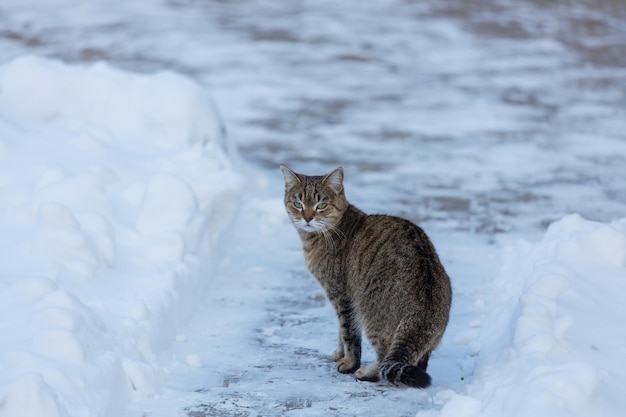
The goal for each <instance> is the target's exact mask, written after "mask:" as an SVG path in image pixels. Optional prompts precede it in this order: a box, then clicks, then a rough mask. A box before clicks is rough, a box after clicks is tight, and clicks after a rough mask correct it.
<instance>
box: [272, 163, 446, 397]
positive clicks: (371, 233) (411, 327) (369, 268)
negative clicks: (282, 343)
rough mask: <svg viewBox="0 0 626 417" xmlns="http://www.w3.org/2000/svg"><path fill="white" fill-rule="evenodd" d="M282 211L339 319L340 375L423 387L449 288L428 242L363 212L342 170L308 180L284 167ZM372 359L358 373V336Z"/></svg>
mask: <svg viewBox="0 0 626 417" xmlns="http://www.w3.org/2000/svg"><path fill="white" fill-rule="evenodd" d="M281 169H282V171H283V175H284V177H285V207H286V209H287V213H288V214H289V217H290V218H291V220H292V222H293V224H294V225H295V227H296V229H297V231H298V233H299V235H300V238H301V239H302V245H303V249H304V257H305V261H306V264H307V266H308V268H309V270H310V271H311V272H312V273H313V275H314V276H315V277H316V278H317V279H318V281H319V282H320V284H321V285H322V287H323V288H324V290H325V291H326V294H327V296H328V298H329V300H330V301H331V303H332V304H333V306H334V308H335V311H336V313H337V317H338V319H339V345H338V348H337V350H336V351H335V353H334V355H333V359H334V360H335V361H336V364H337V370H338V371H339V372H342V373H354V374H355V376H356V377H357V378H358V379H360V380H363V381H377V380H378V379H379V378H381V377H382V378H383V379H386V380H388V381H389V382H391V383H393V384H398V385H406V386H412V387H419V388H424V387H427V386H428V385H430V376H429V375H428V374H427V373H426V368H427V366H428V360H429V358H430V354H431V352H432V351H433V350H434V349H435V348H436V347H437V345H438V344H439V342H440V340H441V337H442V336H443V332H444V330H445V328H446V325H447V323H448V316H449V311H450V304H451V299H452V290H451V286H450V280H449V278H448V275H447V274H446V272H445V270H444V268H443V266H442V265H441V262H440V261H439V257H438V256H437V253H436V251H435V248H434V247H433V245H432V243H431V242H430V240H429V239H428V237H427V236H426V234H425V233H424V231H423V230H422V229H421V228H419V227H418V226H416V225H415V224H413V223H411V222H409V221H408V220H404V219H401V218H398V217H393V216H386V215H366V214H365V213H363V212H362V211H360V210H359V209H358V208H356V207H354V206H353V205H351V204H350V203H348V201H347V200H346V197H345V192H344V189H343V170H342V169H341V168H337V169H336V170H334V171H333V172H331V173H330V174H328V175H326V176H306V175H302V174H297V173H295V172H293V171H291V170H290V169H289V168H286V167H281ZM362 331H364V332H365V334H366V336H367V338H368V339H369V341H370V343H371V344H372V346H373V347H374V349H375V350H376V353H377V361H376V363H375V364H373V365H371V366H370V367H368V368H361V367H360V366H361V332H362Z"/></svg>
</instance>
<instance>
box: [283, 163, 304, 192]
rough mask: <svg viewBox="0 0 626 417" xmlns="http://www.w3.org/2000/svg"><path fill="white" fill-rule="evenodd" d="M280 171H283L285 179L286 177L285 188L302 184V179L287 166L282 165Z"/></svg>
mask: <svg viewBox="0 0 626 417" xmlns="http://www.w3.org/2000/svg"><path fill="white" fill-rule="evenodd" d="M280 170H281V171H283V177H285V187H291V186H294V185H298V184H302V180H301V179H300V177H299V176H298V174H296V173H295V172H293V171H292V170H290V169H289V168H287V167H286V166H284V165H281V166H280Z"/></svg>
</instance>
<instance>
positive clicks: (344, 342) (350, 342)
mask: <svg viewBox="0 0 626 417" xmlns="http://www.w3.org/2000/svg"><path fill="white" fill-rule="evenodd" d="M333 304H334V305H335V308H336V310H337V317H338V318H339V346H338V347H337V350H336V351H335V353H333V360H334V361H335V362H336V364H337V370H338V371H339V372H341V373H344V374H348V373H352V372H354V371H355V370H357V369H358V368H359V367H360V366H361V329H360V328H359V326H358V325H357V321H356V320H355V314H354V308H353V307H352V303H351V302H350V300H348V299H339V300H337V302H336V303H333Z"/></svg>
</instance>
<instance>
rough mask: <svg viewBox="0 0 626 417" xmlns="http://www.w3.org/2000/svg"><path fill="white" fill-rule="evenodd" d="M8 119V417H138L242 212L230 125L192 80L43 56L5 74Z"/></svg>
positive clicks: (2, 384) (4, 195) (0, 109)
mask: <svg viewBox="0 0 626 417" xmlns="http://www.w3.org/2000/svg"><path fill="white" fill-rule="evenodd" d="M0 114H1V118H0V144H1V146H0V149H1V150H2V151H1V152H0V180H1V181H0V190H1V194H0V210H1V211H2V218H1V220H0V229H1V230H2V239H1V241H0V245H1V251H0V257H1V263H2V265H3V270H2V272H1V273H0V317H2V322H1V329H2V331H1V332H0V334H1V335H0V361H1V364H2V365H1V366H2V374H1V376H0V415H1V416H3V417H12V416H18V415H23V416H32V417H37V416H42V417H43V416H120V415H123V414H124V410H125V408H126V406H127V403H128V401H129V400H130V399H135V398H141V397H144V396H146V395H151V394H154V393H155V392H156V389H157V387H158V386H159V384H160V383H161V382H162V381H163V370H162V369H161V368H160V367H159V366H158V364H157V363H155V362H154V358H155V355H156V353H157V352H159V351H160V350H162V349H163V348H164V347H167V346H168V345H169V344H171V343H172V342H173V338H174V335H175V334H176V331H177V329H178V328H179V327H180V326H181V325H182V324H183V323H185V322H186V321H187V320H189V318H190V317H191V315H192V314H193V313H194V311H195V309H196V308H197V305H198V303H199V302H200V301H201V300H202V298H203V296H204V295H205V294H206V291H207V288H208V285H209V283H210V277H211V271H212V269H213V266H214V264H215V259H216V253H215V252H216V242H218V241H219V238H220V235H221V234H222V233H223V231H224V230H225V229H226V228H227V227H228V225H229V223H230V221H231V219H232V218H233V216H234V215H235V213H236V207H237V202H238V198H239V188H240V183H241V179H240V177H239V176H238V175H236V174H235V173H233V171H232V170H231V168H230V165H229V160H228V157H227V155H226V154H225V153H224V149H223V147H222V143H221V141H222V140H223V138H222V137H221V136H220V127H219V126H220V120H219V118H218V117H217V115H216V113H215V111H214V109H213V105H212V103H211V101H210V99H209V97H208V96H207V95H206V93H205V91H204V90H203V89H202V88H200V87H199V86H198V85H197V84H195V83H194V82H193V81H191V80H190V79H189V78H187V77H183V76H180V75H177V74H174V73H168V72H164V73H158V74H154V75H138V74H132V73H128V72H124V71H119V70H115V69H113V68H111V67H109V66H108V65H106V64H104V63H100V64H96V65H91V66H69V65H65V64H63V63H61V62H59V61H52V60H46V59H41V58H37V57H33V56H27V57H22V58H18V59H15V60H13V61H11V62H9V63H6V64H5V65H4V66H3V67H2V68H1V69H0ZM188 362H189V363H190V365H192V366H200V365H199V363H198V360H197V358H194V357H190V358H188Z"/></svg>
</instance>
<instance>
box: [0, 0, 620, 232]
mask: <svg viewBox="0 0 626 417" xmlns="http://www.w3.org/2000/svg"><path fill="white" fill-rule="evenodd" d="M24 54H36V55H41V56H46V57H52V58H57V59H59V60H63V61H66V62H71V63H79V64H89V63H93V62H97V61H107V62H109V63H111V64H112V65H113V66H116V67H120V68H123V69H127V70H132V71H136V72H156V71H163V70H172V71H177V72H181V73H183V74H186V75H189V76H190V77H192V78H194V79H196V80H198V81H199V82H200V83H202V84H203V85H205V86H206V88H207V90H208V91H209V93H210V94H211V95H212V97H213V98H214V100H215V101H216V103H217V105H218V107H219V109H220V113H221V115H222V117H223V119H224V122H225V126H226V128H227V131H228V140H229V141H231V142H233V143H234V144H236V147H237V148H238V150H239V152H240V154H241V156H242V157H243V159H244V160H246V161H247V162H248V163H249V164H251V165H253V166H255V167H256V168H258V169H260V170H262V171H263V172H264V173H266V174H267V176H268V178H271V179H272V180H276V181H278V180H280V172H279V170H278V165H279V164H287V165H289V166H290V167H291V168H292V169H294V170H296V171H299V172H304V173H309V174H319V173H324V172H328V171H330V170H331V169H333V168H335V167H336V166H338V165H342V166H343V167H344V168H345V169H346V175H347V180H346V181H347V183H348V188H347V189H348V198H349V199H350V200H351V201H352V202H353V203H355V204H356V205H358V206H360V207H361V208H363V209H365V210H367V211H377V212H383V213H393V214H399V215H403V216H405V217H408V218H411V219H413V220H415V221H418V222H420V223H421V224H422V225H425V227H427V228H434V229H436V230H437V231H438V232H450V231H456V232H469V233H475V234H479V235H484V236H485V237H486V238H487V239H491V238H493V237H494V236H497V235H499V234H502V233H509V234H523V235H529V234H530V235H535V234H536V235H539V234H540V233H541V232H542V231H543V229H544V228H545V226H546V225H547V224H549V223H550V222H551V221H553V220H556V219H558V218H560V217H562V216H563V215H565V214H568V213H572V212H578V213H580V214H581V215H583V216H585V217H587V218H590V219H594V220H603V221H609V220H612V219H615V218H619V217H623V216H624V213H626V168H625V167H626V1H624V0H552V1H548V0H472V1H468V0H370V1H367V2H363V1H352V0H346V1H340V2H337V1H329V0H297V1H294V0H284V1H278V0H260V1H254V2H252V1H243V0H213V1H209V0H143V1H132V2H129V1H122V0H106V1H105V0H91V1H88V2H87V1H80V0H55V1H44V0H3V1H2V4H0V61H1V62H2V63H4V62H7V61H9V60H11V59H12V58H14V57H17V56H20V55H24ZM32 94H33V95H36V94H37V91H33V92H32ZM251 184H252V185H253V186H257V185H258V186H261V185H262V184H261V183H259V184H256V183H255V182H254V181H251ZM267 192H268V193H269V194H276V195H277V196H279V195H280V193H281V192H282V189H274V187H272V188H271V189H269V190H268V191H267Z"/></svg>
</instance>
